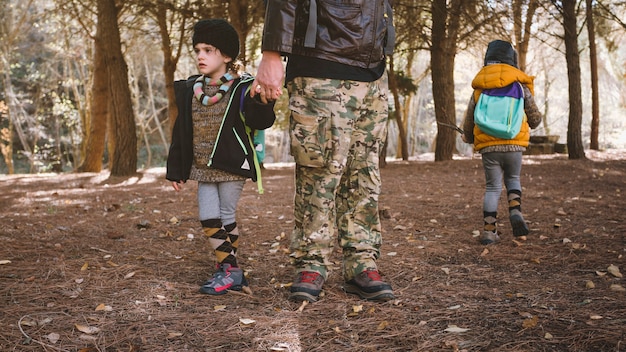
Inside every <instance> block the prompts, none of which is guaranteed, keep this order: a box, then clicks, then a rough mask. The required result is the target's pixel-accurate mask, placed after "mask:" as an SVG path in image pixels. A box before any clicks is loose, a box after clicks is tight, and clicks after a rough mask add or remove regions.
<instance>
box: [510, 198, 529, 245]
mask: <svg viewBox="0 0 626 352" xmlns="http://www.w3.org/2000/svg"><path fill="white" fill-rule="evenodd" d="M507 197H508V200H509V220H510V222H511V227H512V228H513V236H515V237H519V236H526V235H528V233H529V232H530V230H529V229H528V225H527V224H526V221H525V220H524V216H522V191H519V190H516V189H513V190H510V191H508V192H507Z"/></svg>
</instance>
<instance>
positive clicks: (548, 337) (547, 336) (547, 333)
mask: <svg viewBox="0 0 626 352" xmlns="http://www.w3.org/2000/svg"><path fill="white" fill-rule="evenodd" d="M543 338H544V339H546V340H550V339H552V338H554V336H552V334H551V333H549V332H546V334H545V335H543Z"/></svg>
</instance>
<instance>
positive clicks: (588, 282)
mask: <svg viewBox="0 0 626 352" xmlns="http://www.w3.org/2000/svg"><path fill="white" fill-rule="evenodd" d="M585 287H587V288H596V285H595V284H594V283H593V281H591V280H589V281H587V282H586V283H585Z"/></svg>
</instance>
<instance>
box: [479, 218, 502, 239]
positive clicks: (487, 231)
mask: <svg viewBox="0 0 626 352" xmlns="http://www.w3.org/2000/svg"><path fill="white" fill-rule="evenodd" d="M497 216H498V213H497V212H489V211H483V218H484V219H483V221H484V225H483V232H482V233H481V235H480V243H481V244H492V243H496V242H499V241H500V236H499V235H498V230H497V229H496V227H497V226H496V222H497Z"/></svg>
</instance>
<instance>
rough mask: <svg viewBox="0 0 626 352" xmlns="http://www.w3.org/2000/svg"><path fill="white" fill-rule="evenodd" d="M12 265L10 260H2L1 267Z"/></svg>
mask: <svg viewBox="0 0 626 352" xmlns="http://www.w3.org/2000/svg"><path fill="white" fill-rule="evenodd" d="M5 264H11V261H10V260H6V259H5V260H0V265H5Z"/></svg>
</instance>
